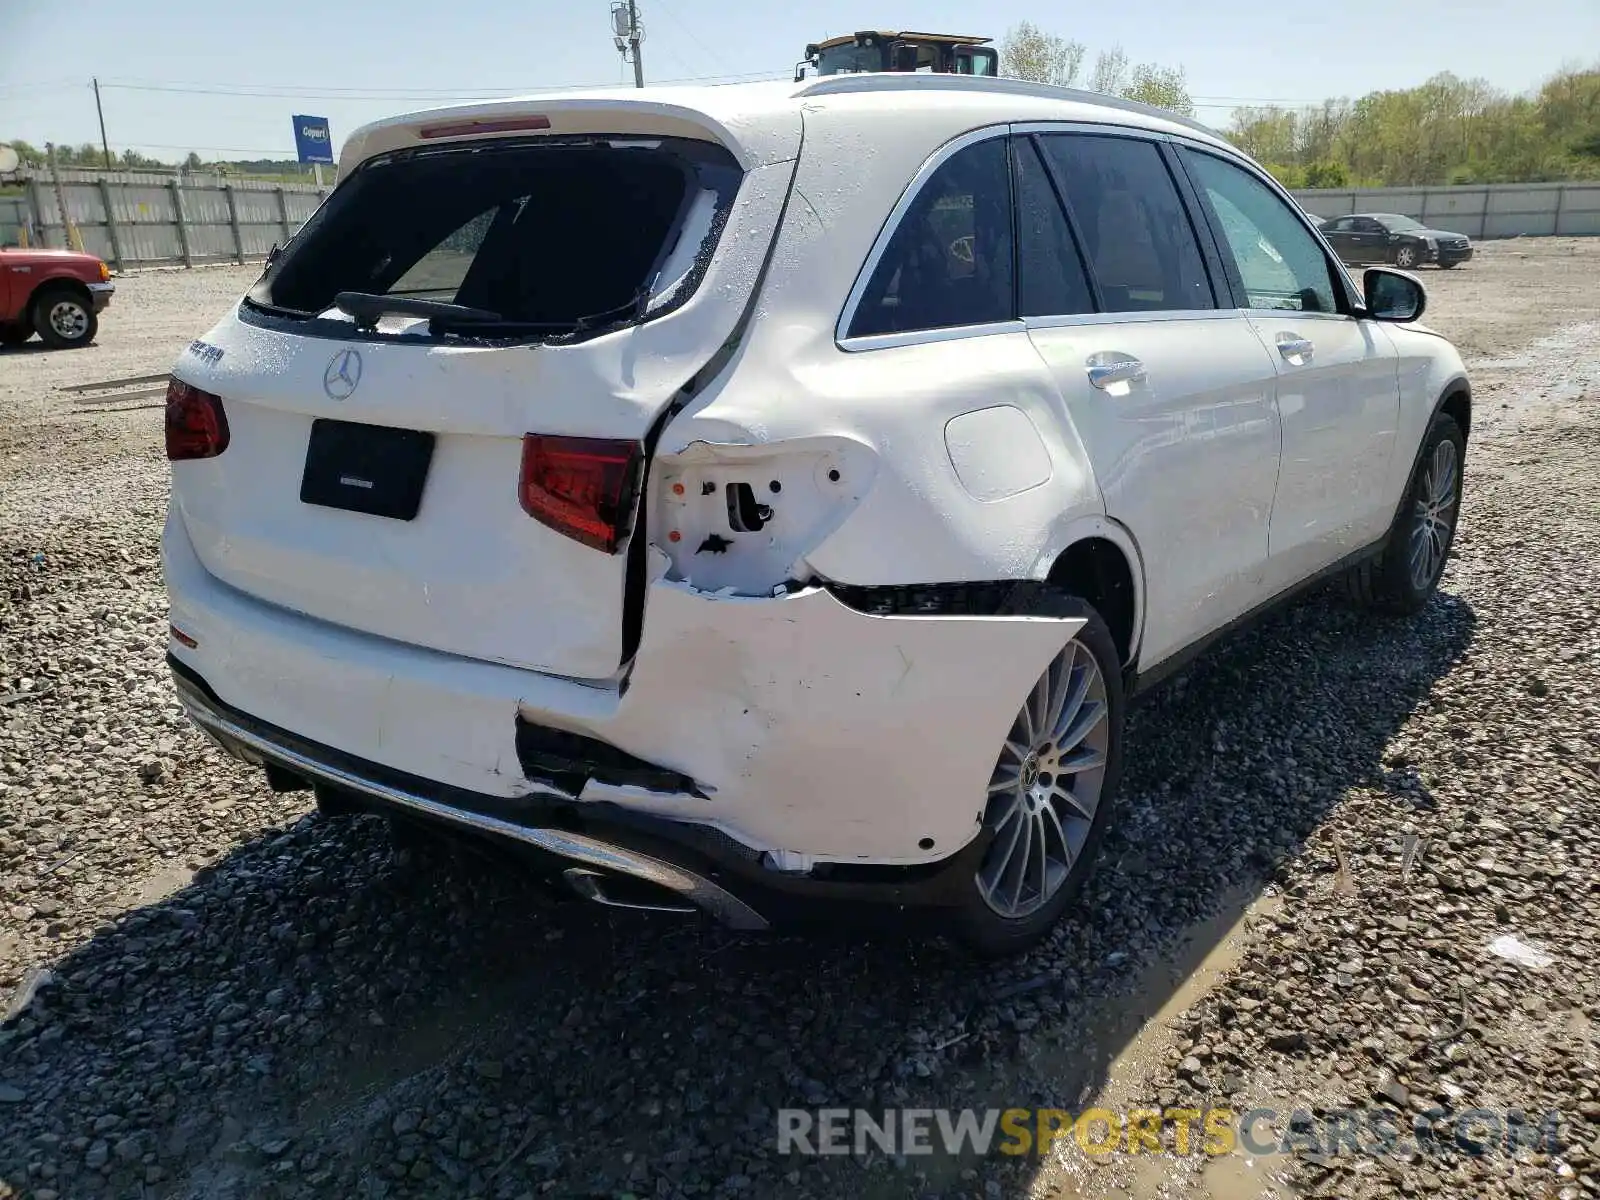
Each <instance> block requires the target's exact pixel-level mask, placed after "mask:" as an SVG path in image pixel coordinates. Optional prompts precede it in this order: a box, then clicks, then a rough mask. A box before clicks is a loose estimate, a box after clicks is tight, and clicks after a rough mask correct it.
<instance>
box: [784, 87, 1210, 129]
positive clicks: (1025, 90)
mask: <svg viewBox="0 0 1600 1200" xmlns="http://www.w3.org/2000/svg"><path fill="white" fill-rule="evenodd" d="M918 90H927V91H963V90H965V91H980V92H1002V93H1005V94H1006V95H1011V96H1036V97H1038V98H1040V99H1042V100H1072V101H1075V102H1077V103H1079V104H1093V105H1097V106H1099V107H1100V108H1114V109H1118V110H1119V111H1122V112H1128V113H1137V114H1139V115H1140V116H1145V117H1155V118H1157V119H1158V120H1162V121H1171V122H1172V123H1173V124H1174V125H1183V126H1186V127H1187V128H1189V129H1193V130H1196V131H1198V132H1200V133H1204V134H1208V135H1210V136H1211V137H1221V136H1222V135H1221V134H1219V133H1218V132H1217V131H1216V130H1215V129H1212V128H1211V127H1210V126H1209V125H1205V124H1203V123H1201V122H1199V121H1196V120H1195V119H1194V118H1193V117H1186V116H1183V115H1182V114H1181V113H1175V112H1172V111H1171V110H1170V109H1165V108H1157V107H1156V106H1155V105H1153V104H1141V103H1140V102H1139V101H1137V100H1124V99H1123V98H1122V97H1121V96H1108V95H1106V94H1105V93H1104V92H1091V91H1086V90H1085V89H1083V88H1067V87H1057V86H1056V85H1055V84H1051V83H1033V82H1031V81H1029V80H1026V79H1007V78H1004V77H996V76H992V75H955V74H950V73H948V72H934V71H930V72H926V73H920V74H914V73H912V72H909V71H893V72H860V73H857V74H849V75H820V76H818V77H816V78H815V79H811V80H808V81H806V83H805V84H804V85H802V86H801V87H799V88H797V89H796V91H795V95H796V96H837V95H841V94H848V93H851V92H892V91H906V92H909V91H918Z"/></svg>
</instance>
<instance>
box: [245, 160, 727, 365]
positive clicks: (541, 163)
mask: <svg viewBox="0 0 1600 1200" xmlns="http://www.w3.org/2000/svg"><path fill="white" fill-rule="evenodd" d="M741 178H742V175H741V172H740V171H739V168H738V166H737V164H736V163H735V161H734V159H733V157H732V156H731V155H730V154H729V153H728V152H727V151H726V150H725V149H723V148H721V147H718V146H713V145H711V144H709V143H706V142H699V141H691V140H687V139H672V138H662V139H651V140H650V141H648V142H644V141H629V140H626V139H582V140H563V141H555V142H543V143H525V142H524V143H490V144H467V145H454V146H446V147H440V148H438V149H430V150H427V151H420V152H419V151H410V152H402V153H398V154H394V155H389V156H385V157H382V158H378V159H374V160H373V161H371V162H369V163H366V164H364V165H363V166H362V167H361V168H360V169H358V170H357V171H355V172H354V173H353V174H352V175H351V176H350V178H349V179H348V180H347V181H345V182H343V183H341V184H340V186H339V187H338V188H337V189H336V190H335V191H334V193H333V195H332V196H330V197H329V198H328V201H327V203H326V204H324V205H323V206H322V207H321V208H320V209H319V210H318V211H317V213H316V214H315V215H314V216H313V217H312V218H311V220H310V221H308V222H307V223H306V225H305V228H304V229H302V230H301V232H300V234H299V235H298V236H296V237H295V238H294V239H293V241H291V242H290V244H289V246H288V247H287V249H286V250H285V251H284V252H283V253H282V254H281V255H279V256H278V257H277V259H276V260H274V262H273V263H272V264H271V266H269V267H268V269H267V271H266V273H265V274H264V275H263V276H262V277H261V279H260V281H259V282H257V284H256V285H255V287H253V288H252V289H251V290H250V293H249V295H248V297H247V303H248V304H249V305H250V306H253V307H254V308H256V309H257V310H260V311H264V312H268V313H271V314H273V315H275V316H278V317H286V318H289V319H298V320H304V321H307V322H308V327H307V328H306V330H305V331H306V332H308V333H318V332H321V333H326V334H327V335H329V336H339V335H340V334H339V327H338V326H337V325H333V326H331V327H329V328H324V329H319V328H314V327H312V326H317V325H321V324H326V323H324V322H317V321H313V320H312V319H313V318H317V317H321V316H324V315H327V316H330V317H334V318H337V317H338V314H337V313H334V312H330V310H332V309H333V308H334V300H335V297H336V296H337V295H338V294H339V293H340V292H346V291H348V292H360V293H366V294H369V295H378V296H405V297H407V298H413V299H423V300H432V301H444V302H446V303H451V304H458V305H463V306H466V307H469V308H475V309H479V310H486V311H488V312H490V313H494V314H497V316H498V318H499V319H498V320H497V321H496V322H493V323H490V324H486V325H485V324H478V325H472V326H464V325H459V324H453V323H451V324H444V323H443V322H441V321H437V320H436V321H434V322H432V323H431V324H430V323H429V322H428V321H426V320H422V321H420V322H419V321H418V320H416V319H415V318H410V319H406V320H402V321H400V322H399V325H398V327H394V326H392V325H391V326H389V327H387V328H388V331H389V332H399V333H403V334H405V335H406V336H446V334H447V333H448V334H450V335H461V334H464V333H467V332H470V333H471V335H472V336H474V337H507V338H517V337H528V336H540V335H560V334H577V333H584V332H593V331H600V330H603V329H605V328H612V327H615V326H616V325H617V324H619V323H625V322H628V321H637V320H644V319H647V318H648V317H650V316H652V315H656V314H659V313H661V312H664V311H666V310H668V309H670V308H672V307H675V306H677V305H678V304H681V303H682V302H683V301H684V300H685V299H687V298H688V297H689V296H690V295H692V294H693V291H694V288H695V286H696V285H697V284H698V281H699V278H700V276H701V275H703V273H704V269H705V266H706V264H707V263H708V262H709V260H710V257H711V255H712V254H713V253H714V251H715V247H716V242H717V238H718V236H719V234H720V232H721V229H722V226H723V224H724V223H725V221H726V218H727V214H728V211H729V209H730V208H731V206H732V204H733V199H734V196H735V194H736V193H737V191H738V187H739V183H740V180H741ZM385 329H386V325H385V324H382V323H380V326H379V332H380V333H382V332H384V331H385Z"/></svg>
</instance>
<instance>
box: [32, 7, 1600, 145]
mask: <svg viewBox="0 0 1600 1200" xmlns="http://www.w3.org/2000/svg"><path fill="white" fill-rule="evenodd" d="M639 2H640V11H641V15H642V18H643V22H644V26H645V30H646V42H645V48H644V63H645V73H646V76H647V78H648V79H651V80H682V79H686V78H689V77H702V78H708V79H710V78H717V79H726V78H736V77H740V76H751V77H756V76H782V75H784V74H785V73H787V72H789V71H791V70H792V68H793V64H794V62H795V60H796V59H798V58H799V57H800V54H801V52H802V50H803V49H804V46H805V43H806V42H808V41H814V40H817V39H819V38H821V37H825V36H828V35H831V34H837V33H847V32H850V31H852V30H855V29H858V28H868V27H878V28H890V29H893V28H908V29H930V30H937V31H941V32H954V33H962V34H970V35H990V36H993V37H994V38H996V39H997V40H998V39H999V38H1000V37H1001V36H1002V35H1003V34H1004V33H1005V31H1006V29H1007V28H1008V27H1009V26H1011V25H1013V24H1015V23H1016V22H1017V21H1020V20H1032V21H1033V22H1035V23H1036V24H1038V25H1041V26H1043V27H1044V28H1046V29H1048V30H1050V31H1052V32H1056V33H1061V34H1064V35H1067V36H1070V37H1074V38H1076V39H1078V40H1079V41H1082V42H1084V43H1086V44H1087V45H1088V46H1089V48H1090V54H1091V56H1092V55H1093V53H1094V51H1096V50H1100V49H1106V48H1110V47H1112V46H1115V45H1119V44H1120V45H1121V46H1122V47H1123V49H1124V50H1126V52H1127V53H1128V56H1129V57H1130V58H1131V59H1133V60H1136V61H1137V60H1149V61H1154V62H1158V63H1161V64H1163V65H1181V66H1182V67H1184V68H1185V69H1186V70H1187V72H1188V79H1189V90H1190V92H1191V93H1192V94H1193V95H1194V97H1195V100H1196V103H1197V106H1198V109H1199V112H1198V115H1199V116H1200V117H1201V119H1202V120H1206V121H1208V122H1211V123H1213V124H1216V125H1225V124H1226V123H1227V120H1228V118H1229V114H1230V110H1231V109H1232V108H1233V107H1234V106H1235V105H1236V104H1238V103H1240V102H1249V103H1257V102H1271V103H1278V104H1287V105H1297V104H1300V103H1313V102H1317V101H1320V100H1322V99H1323V98H1325V97H1328V96H1341V95H1344V96H1355V95H1360V94H1361V93H1363V92H1367V91H1371V90H1373V89H1376V88H1399V87H1408V86H1411V85H1413V84H1416V83H1419V82H1421V81H1422V80H1423V79H1425V78H1427V77H1428V76H1429V75H1432V74H1434V73H1436V72H1439V71H1444V70H1450V71H1454V72H1455V73H1457V74H1458V75H1462V76H1467V77H1472V76H1481V77H1483V78H1485V79H1487V80H1489V82H1491V83H1493V84H1495V85H1497V86H1499V87H1502V88H1505V89H1507V90H1511V91H1522V90H1525V89H1529V88H1531V87H1533V86H1535V85H1536V84H1537V83H1538V82H1539V81H1540V80H1541V79H1542V78H1544V77H1545V76H1546V75H1548V74H1550V73H1551V72H1553V71H1555V70H1557V69H1558V68H1560V67H1561V66H1563V65H1564V64H1566V65H1575V64H1576V63H1577V61H1578V59H1577V58H1576V57H1575V56H1581V55H1588V56H1590V57H1591V59H1592V58H1595V57H1600V0H1525V2H1524V3H1521V4H1517V5H1511V4H1507V3H1505V2H1504V0H1495V2H1490V0H1410V2H1409V3H1402V4H1395V3H1388V2H1385V0H1335V2H1332V3H1329V2H1325V0H1324V2H1317V0H1303V2H1300V3H1289V4H1283V5H1272V4H1267V3H1262V0H1205V2H1203V3H1195V2H1192V0H1120V2H1118V3H1114V4H1095V5H1083V6H1081V7H1080V8H1079V9H1078V11H1077V12H1076V13H1070V14H1069V6H1066V5H1050V4H1038V3H1028V2H1026V0H990V2H988V3H984V4H971V3H966V4H958V3H954V2H953V0H924V2H922V3H917V4H911V3H906V2H904V0H849V2H846V0H812V2H810V3H805V4H794V3H779V2H778V0H742V2H741V3H737V4H730V3H728V2H727V0H721V2H720V3H718V2H716V0H639ZM1073 7H1077V6H1073ZM608 9H609V2H608V0H564V2H562V3H551V2H550V0H516V2H513V0H471V2H461V0H455V2H441V0H384V2H383V3H381V4H380V3H376V2H374V0H257V2H254V3H251V2H245V3H237V2H236V3H231V4H229V3H218V2H217V0H133V2H130V0H76V2H75V3H73V4H61V3H59V2H57V0H0V11H3V13H4V20H3V22H0V27H3V28H0V140H6V139H9V138H16V137H20V138H25V139H27V140H28V141H31V142H35V143H43V142H44V141H46V140H52V141H57V142H65V143H72V144H77V143H81V142H86V141H98V140H99V129H98V127H97V125H96V123H95V110H94V97H93V94H92V93H91V91H90V89H89V80H90V77H91V76H95V75H98V76H99V78H100V82H101V86H102V90H103V96H104V103H105V113H106V131H107V135H108V137H109V139H110V142H111V146H112V149H113V151H116V152H120V151H121V150H123V149H128V148H132V149H136V150H140V151H143V152H145V153H149V154H154V155H156V156H158V157H162V158H176V157H181V156H182V155H183V154H184V153H185V152H186V151H188V150H191V149H192V150H196V151H198V152H199V153H200V154H201V155H202V156H203V157H206V158H241V157H268V156H271V157H293V145H294V143H293V140H292V133H291V123H290V117H291V115H292V114H294V113H308V114H313V115H319V116H327V117H329V118H331V120H332V122H333V136H334V142H335V144H338V143H340V142H342V141H343V139H344V138H345V136H346V135H348V134H349V133H350V131H351V130H352V129H353V128H354V127H355V126H357V125H359V124H361V123H362V122H364V121H368V120H372V119H374V118H377V117H381V116H387V115H392V114H394V113H397V112H405V111H410V110H413V109H417V108H428V107H433V106H435V105H438V104H448V103H450V102H452V101H453V100H456V99H470V98H473V97H475V96H483V95H485V94H496V93H500V92H503V91H508V90H509V91H515V92H521V91H532V90H537V89H541V88H549V87H560V86H571V85H577V84H612V83H616V82H618V81H620V80H622V79H624V78H625V76H624V74H623V72H624V67H623V65H622V63H621V61H620V59H619V57H618V55H617V53H616V51H615V49H614V48H613V46H612V43H611V36H610V28H609V17H608ZM156 88H160V89H167V90H151V89H156ZM136 89H137V90H136ZM237 92H245V93H249V94H248V95H234V94H222V93H237Z"/></svg>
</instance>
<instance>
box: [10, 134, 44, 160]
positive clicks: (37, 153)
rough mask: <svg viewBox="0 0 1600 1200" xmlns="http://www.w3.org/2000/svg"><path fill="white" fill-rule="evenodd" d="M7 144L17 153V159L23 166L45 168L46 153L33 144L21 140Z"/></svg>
mask: <svg viewBox="0 0 1600 1200" xmlns="http://www.w3.org/2000/svg"><path fill="white" fill-rule="evenodd" d="M6 144H7V145H9V146H10V147H11V148H12V149H13V150H15V151H16V152H17V158H18V159H19V160H21V162H22V165H23V166H25V167H42V166H44V151H43V150H41V149H39V147H37V146H35V145H33V144H32V143H31V142H25V141H23V140H22V139H21V138H13V139H12V140H11V141H10V142H8V143H6Z"/></svg>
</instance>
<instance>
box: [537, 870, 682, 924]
mask: <svg viewBox="0 0 1600 1200" xmlns="http://www.w3.org/2000/svg"><path fill="white" fill-rule="evenodd" d="M561 878H562V879H564V880H566V882H567V886H568V887H570V888H571V889H572V890H573V891H575V892H577V893H578V895H580V896H582V897H583V898H584V899H585V900H593V901H594V902H595V903H596V904H603V905H605V906H606V907H607V908H631V909H636V910H637V911H639V912H661V913H694V912H698V911H700V910H699V909H698V908H697V907H696V906H695V905H693V904H684V903H674V901H673V900H672V899H668V898H667V897H663V898H661V899H660V900H646V899H644V898H643V897H640V898H638V899H633V898H627V897H625V896H619V895H617V894H616V892H617V891H618V890H619V888H618V885H619V884H623V885H624V887H623V888H622V889H620V890H624V891H625V890H626V887H625V884H626V883H627V882H629V881H628V880H626V878H625V877H624V878H623V879H619V878H618V877H617V876H615V875H612V876H606V875H603V874H601V873H600V872H599V871H591V870H589V868H588V867H568V868H567V869H566V870H565V871H563V872H561ZM632 882H635V883H637V884H639V886H640V887H641V888H643V889H646V890H649V891H655V890H662V891H664V890H665V889H657V888H656V887H655V886H654V885H653V884H649V883H645V882H644V881H642V880H636V881H632ZM608 888H609V889H610V890H608ZM668 896H671V893H670V892H669V893H668Z"/></svg>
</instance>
